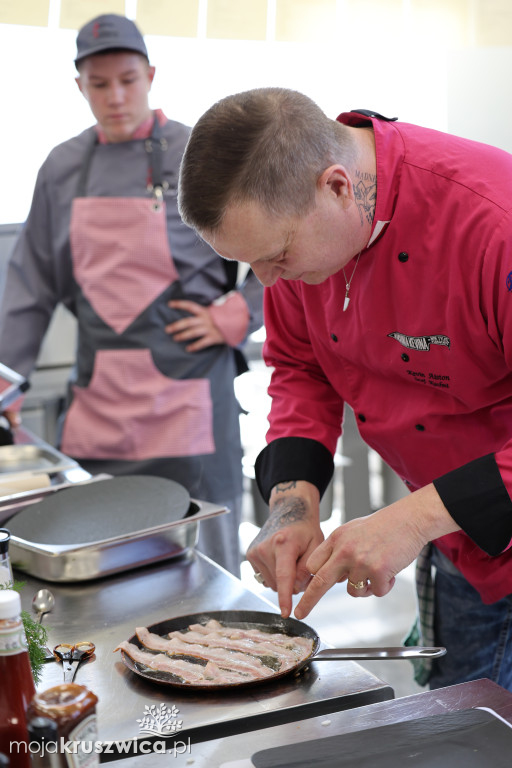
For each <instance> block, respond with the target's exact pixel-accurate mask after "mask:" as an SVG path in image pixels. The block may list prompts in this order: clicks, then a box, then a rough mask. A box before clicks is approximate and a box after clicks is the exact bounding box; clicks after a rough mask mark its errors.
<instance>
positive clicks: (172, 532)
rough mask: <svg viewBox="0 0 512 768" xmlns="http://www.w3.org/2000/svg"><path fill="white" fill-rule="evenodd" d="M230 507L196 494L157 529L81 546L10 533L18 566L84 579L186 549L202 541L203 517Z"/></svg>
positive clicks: (40, 574) (44, 575) (54, 577)
mask: <svg viewBox="0 0 512 768" xmlns="http://www.w3.org/2000/svg"><path fill="white" fill-rule="evenodd" d="M226 512H229V510H228V509H227V508H226V507H221V506H218V505H215V504H211V503H209V502H206V501H197V500H195V499H191V502H190V509H189V511H188V513H187V516H186V517H185V518H183V519H181V520H176V521H173V522H169V523H166V524H164V525H160V526H157V527H154V528H145V529H140V530H134V531H133V533H130V534H125V535H123V536H116V537H112V538H109V539H103V540H100V541H94V542H88V543H87V544H79V545H72V546H67V545H57V544H56V545H50V544H39V543H37V542H33V541H27V540H25V539H22V538H19V537H17V536H16V535H11V542H10V548H9V554H10V557H11V562H12V565H13V567H14V568H17V569H18V570H20V571H23V572H25V573H28V574H30V575H32V576H36V577H37V578H40V579H44V580H46V581H55V582H80V581H90V580H91V579H97V578H101V577H103V576H108V575H109V574H112V573H119V572H121V571H127V570H131V569H133V568H138V567H140V566H143V565H149V564H150V563H156V562H158V561H160V560H167V559H171V558H174V557H178V556H179V555H182V554H184V553H185V552H186V551H187V550H189V549H190V548H192V547H194V546H195V545H196V544H197V540H198V536H199V523H200V521H201V520H204V519H208V518H211V517H214V516H216V515H220V514H224V513H226Z"/></svg>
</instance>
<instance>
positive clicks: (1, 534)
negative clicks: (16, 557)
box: [0, 528, 11, 555]
mask: <svg viewBox="0 0 512 768" xmlns="http://www.w3.org/2000/svg"><path fill="white" fill-rule="evenodd" d="M10 539H11V532H10V531H9V530H7V528H0V555H6V554H7V552H8V551H9V541H10Z"/></svg>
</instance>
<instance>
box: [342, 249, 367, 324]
mask: <svg viewBox="0 0 512 768" xmlns="http://www.w3.org/2000/svg"><path fill="white" fill-rule="evenodd" d="M362 252H363V251H362V250H361V251H359V253H358V255H357V259H356V263H355V266H354V269H353V270H352V274H351V275H350V280H347V273H346V272H345V267H342V269H343V277H344V278H345V301H344V302H343V311H344V312H346V311H347V308H348V305H349V304H350V299H349V297H348V292H349V291H350V286H351V285H352V280H353V279H354V275H355V272H356V269H357V265H358V264H359V259H360V258H361V254H362Z"/></svg>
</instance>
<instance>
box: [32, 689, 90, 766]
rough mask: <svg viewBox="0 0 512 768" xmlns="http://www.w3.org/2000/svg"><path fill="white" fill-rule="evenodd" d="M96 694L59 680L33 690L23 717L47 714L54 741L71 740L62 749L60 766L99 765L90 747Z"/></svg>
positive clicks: (45, 715)
mask: <svg viewBox="0 0 512 768" xmlns="http://www.w3.org/2000/svg"><path fill="white" fill-rule="evenodd" d="M97 701H98V697H97V696H96V695H95V694H94V693H92V692H91V691H89V690H88V689H87V688H85V687H84V686H83V685H77V684H76V683H63V684H62V685H56V686H54V687H53V688H48V689H47V690H46V691H41V692H40V693H36V695H35V696H34V698H33V699H32V701H31V702H30V705H29V707H28V711H27V717H28V718H29V719H32V718H34V717H47V718H49V719H50V720H53V721H54V722H55V723H56V724H57V733H58V740H59V743H61V739H63V740H64V742H72V743H73V751H71V752H66V754H65V761H64V763H63V764H64V765H67V766H72V768H92V767H93V766H97V765H99V754H97V753H96V752H95V750H94V747H95V742H96V739H97V729H96V703H97Z"/></svg>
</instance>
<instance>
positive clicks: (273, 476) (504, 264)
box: [179, 88, 512, 689]
mask: <svg viewBox="0 0 512 768" xmlns="http://www.w3.org/2000/svg"><path fill="white" fill-rule="evenodd" d="M213 148H215V152H213ZM206 160H208V162H206ZM219 178H222V180H223V183H222V185H219V184H218V183H217V180H218V179H219ZM179 208H180V212H181V215H182V217H183V219H184V220H185V221H186V222H187V224H189V225H190V226H192V227H194V228H196V229H197V231H198V232H199V234H200V235H201V236H202V238H203V239H204V240H205V241H206V242H208V243H209V244H210V245H211V246H212V247H213V248H214V249H215V250H216V251H217V252H218V253H219V254H221V255H222V256H224V257H225V258H226V259H230V260H237V261H240V262H244V263H246V264H249V265H250V266H251V267H252V269H253V271H254V272H255V274H256V275H257V277H258V278H259V279H260V281H261V282H262V283H263V285H264V286H265V295H264V313H265V325H266V329H267V341H266V344H265V349H264V354H265V359H266V362H267V364H268V365H269V366H271V367H272V369H273V373H272V379H271V384H270V388H269V393H270V395H271V397H272V408H271V414H270V428H269V431H268V434H267V442H268V445H267V446H266V447H265V449H264V450H263V451H262V452H261V454H260V455H259V457H258V460H257V465H256V472H257V481H258V484H259V488H260V490H261V492H262V494H263V497H264V498H265V499H267V500H269V503H270V516H269V518H268V521H267V522H266V523H265V525H264V526H263V528H262V530H261V532H260V533H259V535H258V536H257V538H256V539H255V541H254V542H253V543H252V544H251V547H250V550H249V553H248V558H249V560H250V562H251V563H252V565H253V567H254V569H255V572H256V576H257V578H258V579H259V580H262V581H264V582H265V583H266V584H267V585H268V586H269V587H271V588H272V589H274V590H277V592H278V596H279V602H280V606H281V611H282V614H283V616H288V615H290V613H291V610H292V595H293V594H296V593H299V592H301V591H304V594H303V596H302V598H301V599H300V601H299V603H298V605H297V606H296V608H295V616H296V617H297V618H299V619H302V618H304V617H305V616H307V615H308V613H309V612H310V611H311V609H312V608H313V606H314V605H315V604H316V603H317V602H318V600H319V599H320V598H321V597H322V595H324V594H325V592H326V591H327V590H328V589H329V588H330V587H332V586H333V585H334V584H336V583H337V582H346V583H347V591H348V593H349V594H350V595H352V596H353V597H366V596H368V595H376V596H382V595H385V594H387V593H388V592H389V590H391V589H392V587H393V584H394V582H395V577H396V574H397V573H399V572H400V571H401V570H402V569H403V568H405V567H406V566H407V565H409V564H410V563H411V562H413V561H414V560H415V558H418V562H423V560H424V559H425V556H427V557H428V559H429V563H428V568H429V569H430V562H432V563H433V564H434V565H435V616H434V617H433V618H434V627H433V629H434V632H435V635H434V636H433V638H432V639H433V640H434V641H435V644H436V645H442V646H446V648H447V650H448V652H447V654H446V656H444V657H442V658H440V659H438V660H435V662H434V663H433V665H432V669H431V676H430V685H431V687H439V686H445V685H450V684H454V683H459V682H463V681H466V680H471V679H475V678H479V677H489V678H491V679H493V680H495V681H496V682H498V683H500V684H501V685H502V686H504V687H507V688H509V689H512V597H511V594H512V550H511V549H510V545H511V540H512V502H511V491H512V156H510V155H509V154H507V153H506V152H503V151H501V150H498V149H495V148H493V147H489V146H486V145H482V144H478V143H475V142H471V141H467V140H465V139H460V138H457V137H454V136H449V135H447V134H443V133H440V132H437V131H433V130H428V129H424V128H420V127H418V126H414V125H409V124H406V123H401V122H397V121H396V119H395V118H391V119H388V118H385V117H383V116H382V115H379V114H376V113H372V112H368V111H366V110H356V111H353V112H348V113H343V114H341V115H340V116H339V117H338V118H337V120H332V119H329V118H328V117H326V115H325V114H324V113H323V112H322V111H321V110H320V109H319V108H318V107H317V105H316V104H314V103H313V102H312V101H311V100H310V99H309V98H307V97H306V96H304V95H302V94H300V93H297V92H294V91H289V90H286V89H279V88H276V89H273V88H263V89H257V90H253V91H248V92H245V93H240V94H236V95H234V96H229V97H227V98H225V99H222V100H221V101H220V102H218V103H217V104H215V105H214V106H212V107H211V108H210V109H209V110H208V111H207V112H206V113H205V114H204V115H203V116H202V117H201V118H200V120H199V121H198V123H197V125H196V126H195V127H194V129H193V131H192V135H191V138H190V141H189V144H188V146H187V150H186V152H185V155H184V159H183V162H182V167H181V173H180V190H179ZM344 403H348V404H349V405H350V406H352V408H353V410H354V412H355V415H356V419H357V422H358V427H359V430H360V433H361V436H362V438H363V439H364V440H365V441H366V442H367V443H368V445H369V446H372V447H373V448H374V449H375V450H376V451H378V453H379V454H380V455H381V456H382V458H383V459H384V460H385V461H386V462H387V463H388V464H389V466H390V467H392V468H393V469H394V470H395V471H396V472H397V474H398V475H399V476H400V477H401V479H402V480H403V481H404V482H405V483H406V485H407V486H408V487H409V489H410V491H411V493H410V495H408V496H407V497H406V498H403V499H400V500H399V501H397V502H395V503H393V504H391V505H389V506H387V507H385V508H383V509H380V510H378V511H377V512H375V513H373V514H371V515H366V512H367V510H360V511H359V513H360V514H362V515H364V516H363V517H359V518H356V519H351V520H350V522H347V523H346V524H344V525H342V526H340V527H339V528H338V529H337V530H335V531H334V532H333V533H332V534H331V535H330V536H329V537H328V538H327V539H326V540H325V541H324V540H323V534H322V532H321V529H320V525H319V501H320V498H321V495H322V493H323V491H324V490H325V488H326V487H327V484H328V483H329V480H330V477H331V474H332V470H333V454H334V452H335V448H336V443H337V440H338V437H339V435H340V432H341V429H342V422H343V408H344ZM350 513H351V514H350V517H351V518H352V517H353V516H354V513H357V511H356V510H350ZM427 629H428V627H427V626H426V622H423V630H424V632H426V631H427ZM424 638H425V635H424Z"/></svg>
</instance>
